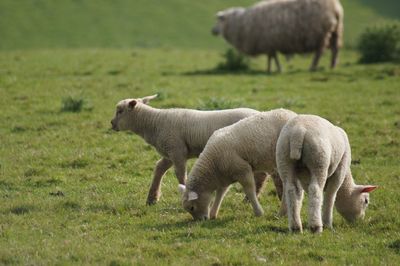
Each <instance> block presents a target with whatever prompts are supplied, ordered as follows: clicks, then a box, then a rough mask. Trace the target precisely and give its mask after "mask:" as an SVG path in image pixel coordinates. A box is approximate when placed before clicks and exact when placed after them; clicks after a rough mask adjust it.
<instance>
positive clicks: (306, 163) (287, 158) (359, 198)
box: [276, 115, 376, 232]
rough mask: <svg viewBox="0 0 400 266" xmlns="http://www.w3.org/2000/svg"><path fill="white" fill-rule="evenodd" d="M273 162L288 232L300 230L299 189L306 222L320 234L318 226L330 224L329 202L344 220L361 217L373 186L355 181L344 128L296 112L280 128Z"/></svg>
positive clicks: (330, 207)
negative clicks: (305, 200) (279, 180)
mask: <svg viewBox="0 0 400 266" xmlns="http://www.w3.org/2000/svg"><path fill="white" fill-rule="evenodd" d="M276 162H277V166H278V171H279V174H280V176H281V178H282V181H283V187H284V199H285V200H286V207H287V210H288V218H289V229H290V230H291V231H300V232H301V231H302V224H301V219H300V209H301V204H302V199H303V189H305V190H307V191H308V195H309V205H308V224H309V227H310V230H311V231H312V232H322V226H325V227H329V228H331V227H332V212H333V205H334V204H335V205H336V208H337V210H338V211H339V213H340V214H341V215H342V216H343V217H344V218H345V219H346V220H348V221H354V220H356V219H357V218H363V217H364V215H365V210H366V208H367V206H368V203H369V194H368V192H371V191H372V190H374V189H375V188H376V186H364V185H356V184H355V183H354V180H353V177H352V175H351V170H350V164H351V151H350V144H349V140H348V138H347V135H346V132H344V130H343V129H341V128H339V127H336V126H334V125H332V124H331V123H330V122H328V121H327V120H325V119H323V118H321V117H318V116H314V115H299V116H297V117H295V118H293V119H292V120H291V121H289V122H288V123H287V124H286V125H285V126H284V127H283V129H282V131H281V134H280V136H279V139H278V143H277V147H276ZM324 192H325V195H324V198H323V193H324ZM335 199H336V202H335ZM322 208H323V210H322V218H321V209H322Z"/></svg>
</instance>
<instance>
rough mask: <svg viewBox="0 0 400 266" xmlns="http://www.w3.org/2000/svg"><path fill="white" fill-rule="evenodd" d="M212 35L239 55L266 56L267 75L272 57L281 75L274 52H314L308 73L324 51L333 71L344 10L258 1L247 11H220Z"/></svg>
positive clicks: (327, 1) (299, 0) (321, 0)
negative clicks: (217, 36) (231, 47)
mask: <svg viewBox="0 0 400 266" xmlns="http://www.w3.org/2000/svg"><path fill="white" fill-rule="evenodd" d="M212 32H213V34H215V35H222V36H223V37H224V39H225V40H226V41H227V42H229V43H230V44H232V45H233V46H234V47H235V48H236V49H238V50H239V51H240V52H242V53H245V54H248V55H252V56H255V55H260V54H266V55H268V57H269V60H268V72H270V70H271V69H270V68H271V62H270V59H271V57H273V58H275V61H276V64H277V67H278V71H280V65H279V61H278V58H277V55H276V54H277V52H281V53H283V54H285V55H291V54H296V53H310V52H314V53H315V56H314V59H313V62H312V65H311V68H310V69H311V70H316V68H317V65H318V61H319V59H320V56H321V55H322V52H323V50H324V48H325V47H329V48H330V49H331V50H332V59H331V67H332V68H333V67H335V66H336V64H337V57H338V51H339V48H340V46H341V45H342V36H343V8H342V5H341V4H340V1H339V0H269V1H261V2H259V3H257V4H255V5H253V6H251V7H249V8H242V7H233V8H228V9H226V10H222V11H219V12H218V13H217V24H216V25H215V26H214V27H213V29H212Z"/></svg>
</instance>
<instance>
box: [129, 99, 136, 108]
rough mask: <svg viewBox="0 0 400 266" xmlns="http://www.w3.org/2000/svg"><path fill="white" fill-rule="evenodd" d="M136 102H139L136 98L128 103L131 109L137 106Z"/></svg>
mask: <svg viewBox="0 0 400 266" xmlns="http://www.w3.org/2000/svg"><path fill="white" fill-rule="evenodd" d="M136 104H137V101H136V100H131V101H130V102H129V103H128V107H129V109H133V108H134V107H135V106H136Z"/></svg>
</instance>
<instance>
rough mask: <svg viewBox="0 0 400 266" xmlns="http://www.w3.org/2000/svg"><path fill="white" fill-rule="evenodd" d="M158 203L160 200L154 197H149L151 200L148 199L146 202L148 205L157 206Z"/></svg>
mask: <svg viewBox="0 0 400 266" xmlns="http://www.w3.org/2000/svg"><path fill="white" fill-rule="evenodd" d="M157 202H158V198H154V197H151V198H150V197H149V198H147V201H146V205H149V206H150V205H154V204H156V203H157Z"/></svg>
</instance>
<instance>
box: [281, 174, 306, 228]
mask: <svg viewBox="0 0 400 266" xmlns="http://www.w3.org/2000/svg"><path fill="white" fill-rule="evenodd" d="M283 188H284V189H285V200H286V207H287V212H288V220H289V230H290V231H291V232H302V231H303V226H302V224H301V217H300V211H301V205H302V201H303V194H304V193H303V188H302V187H301V184H300V183H299V181H298V180H296V177H295V176H294V174H292V175H290V176H288V177H287V179H286V180H285V181H284V183H283Z"/></svg>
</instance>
